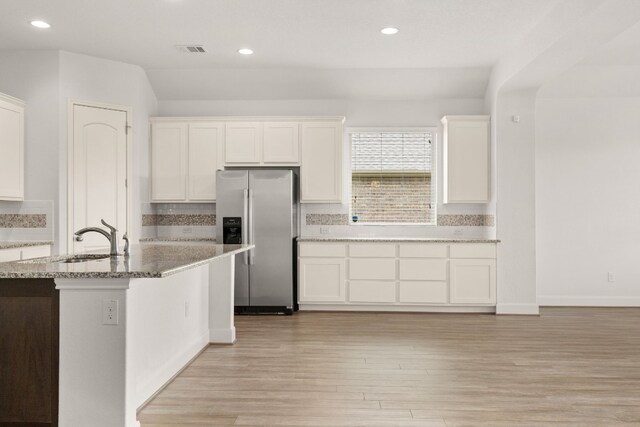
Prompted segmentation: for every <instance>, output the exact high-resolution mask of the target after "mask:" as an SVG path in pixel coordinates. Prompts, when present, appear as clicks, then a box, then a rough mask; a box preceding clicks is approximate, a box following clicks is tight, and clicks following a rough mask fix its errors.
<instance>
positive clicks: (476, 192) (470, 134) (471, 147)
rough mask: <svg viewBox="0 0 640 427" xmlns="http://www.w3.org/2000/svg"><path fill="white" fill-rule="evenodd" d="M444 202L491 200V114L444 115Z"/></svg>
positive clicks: (483, 201)
mask: <svg viewBox="0 0 640 427" xmlns="http://www.w3.org/2000/svg"><path fill="white" fill-rule="evenodd" d="M442 124H443V125H444V138H443V142H444V156H443V157H444V158H443V163H444V174H443V177H444V181H443V182H444V195H443V202H444V203H488V202H489V201H490V196H491V195H490V176H491V137H490V128H491V118H490V117H489V116H445V117H443V118H442Z"/></svg>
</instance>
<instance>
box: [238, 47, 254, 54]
mask: <svg viewBox="0 0 640 427" xmlns="http://www.w3.org/2000/svg"><path fill="white" fill-rule="evenodd" d="M238 53H239V54H240V55H253V51H252V50H251V49H249V48H246V47H243V48H242V49H238Z"/></svg>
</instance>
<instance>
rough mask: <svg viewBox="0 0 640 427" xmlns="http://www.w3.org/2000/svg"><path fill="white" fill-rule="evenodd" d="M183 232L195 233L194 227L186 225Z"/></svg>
mask: <svg viewBox="0 0 640 427" xmlns="http://www.w3.org/2000/svg"><path fill="white" fill-rule="evenodd" d="M182 234H193V228H191V227H185V228H183V229H182Z"/></svg>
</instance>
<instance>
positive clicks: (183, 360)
mask: <svg viewBox="0 0 640 427" xmlns="http://www.w3.org/2000/svg"><path fill="white" fill-rule="evenodd" d="M208 338H209V336H208V334H206V333H205V334H203V335H201V336H200V337H198V339H197V340H195V341H194V342H193V343H191V344H190V345H188V346H187V348H185V349H184V350H183V351H181V352H180V353H178V354H176V355H175V356H174V357H173V358H171V359H170V360H169V361H167V362H166V363H165V364H163V365H162V366H161V367H160V368H159V369H158V370H157V371H156V372H154V373H153V374H152V375H151V376H149V377H148V378H146V379H144V381H143V383H142V384H139V385H138V386H137V387H136V388H137V390H136V407H137V408H139V407H141V406H144V405H145V403H146V402H147V401H148V400H149V399H150V398H151V397H152V396H153V395H154V394H155V393H157V392H158V390H160V389H162V388H163V387H164V386H165V385H166V384H167V383H168V382H169V381H170V380H171V379H172V378H173V377H174V376H175V375H176V374H177V373H178V372H180V371H181V370H182V369H183V368H184V367H185V366H186V365H187V364H189V362H191V360H193V358H194V357H195V356H196V355H198V354H200V353H201V352H202V350H203V349H204V348H205V347H207V346H208V345H209V340H208Z"/></svg>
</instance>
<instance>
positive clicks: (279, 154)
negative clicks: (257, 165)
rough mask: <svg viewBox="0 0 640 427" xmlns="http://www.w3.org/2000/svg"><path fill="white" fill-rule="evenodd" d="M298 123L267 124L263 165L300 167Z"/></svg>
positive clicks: (263, 145) (265, 126)
mask: <svg viewBox="0 0 640 427" xmlns="http://www.w3.org/2000/svg"><path fill="white" fill-rule="evenodd" d="M298 127H299V124H298V122H265V123H264V139H263V143H262V161H263V163H265V164H266V163H273V164H291V165H299V164H300V156H299V154H298V151H299V146H300V139H299V137H298Z"/></svg>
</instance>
